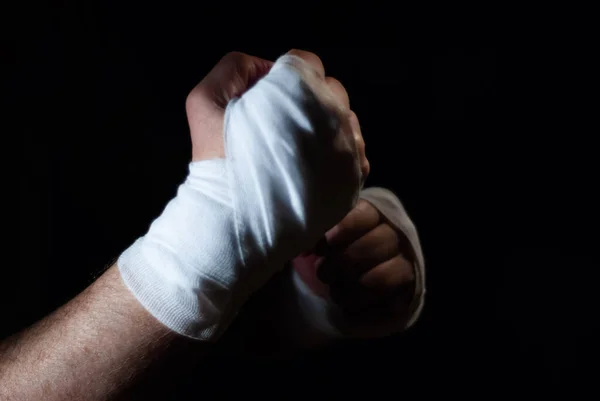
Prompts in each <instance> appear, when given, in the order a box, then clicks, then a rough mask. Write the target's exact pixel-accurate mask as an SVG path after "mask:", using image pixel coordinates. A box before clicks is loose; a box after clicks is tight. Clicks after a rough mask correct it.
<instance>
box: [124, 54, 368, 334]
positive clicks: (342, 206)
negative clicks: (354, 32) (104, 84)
mask: <svg viewBox="0 0 600 401" xmlns="http://www.w3.org/2000/svg"><path fill="white" fill-rule="evenodd" d="M224 131H225V132H224V138H225V154H226V158H225V159H213V160H206V161H201V162H194V163H191V164H190V171H189V176H188V178H187V180H186V181H185V183H184V184H182V185H181V186H180V187H179V190H178V193H177V196H176V197H175V198H174V199H173V200H172V201H171V202H170V203H169V204H168V205H167V207H166V208H165V210H164V212H163V214H162V215H161V216H160V217H159V218H158V219H156V220H155V221H154V222H153V223H152V226H151V227H150V230H149V231H148V233H147V234H146V235H145V236H144V237H142V238H140V239H138V240H137V241H136V242H135V243H134V244H133V245H132V246H131V247H130V248H129V249H128V250H126V251H125V252H124V253H123V254H122V255H121V257H120V258H119V261H118V266H119V269H120V272H121V275H122V277H123V280H124V282H125V284H126V285H127V286H128V288H129V289H130V290H131V291H132V292H133V293H134V294H135V296H136V297H137V299H138V300H139V301H140V302H141V304H142V305H143V306H144V307H145V308H146V309H147V310H148V311H149V312H150V313H151V314H152V315H154V316H155V317H156V318H157V319H158V320H160V321H161V322H162V323H163V324H165V325H166V326H167V327H169V328H170V329H172V330H174V331H176V332H178V333H180V334H183V335H186V336H189V337H193V338H198V339H204V340H213V339H215V338H216V337H218V336H219V335H220V334H221V333H222V331H223V330H224V329H225V328H226V327H227V325H228V324H229V323H230V322H231V320H232V318H233V317H234V316H235V313H236V312H237V310H238V309H239V307H240V306H241V305H242V304H243V303H244V301H245V300H246V299H247V298H248V296H249V295H250V294H251V293H252V292H254V291H255V290H257V289H258V288H259V287H260V286H262V285H263V284H264V283H265V282H266V281H267V280H268V279H269V277H270V276H271V275H272V274H273V273H274V272H276V271H277V270H278V269H280V268H281V267H283V265H284V264H285V262H286V261H287V260H289V259H291V258H293V257H294V256H296V255H297V254H298V253H300V252H302V251H304V250H307V249H309V248H310V247H312V246H313V245H314V244H315V243H316V242H317V240H318V239H319V238H320V236H322V235H323V234H324V232H325V231H326V230H327V229H329V228H331V227H333V226H334V225H335V224H336V223H337V222H338V221H340V220H341V219H342V218H343V217H344V216H345V214H346V213H347V212H349V211H350V210H351V208H352V207H353V206H354V204H355V203H356V200H357V197H358V191H359V185H360V184H359V182H360V177H359V174H360V173H359V169H358V159H357V157H356V153H355V150H354V143H353V140H352V133H351V132H350V127H349V124H348V123H347V121H346V118H345V116H343V115H342V112H341V108H339V107H338V105H337V103H336V102H335V100H334V98H333V96H332V95H331V93H330V92H329V91H328V90H327V89H326V88H325V87H324V85H322V84H319V82H318V80H317V79H316V77H315V75H314V71H313V70H312V69H310V67H309V66H308V65H307V64H305V63H304V61H303V60H301V59H299V58H297V57H294V56H289V55H286V56H283V57H281V58H280V59H279V60H278V61H277V63H275V65H274V66H273V68H272V69H271V71H270V72H269V74H267V76H265V77H264V78H262V79H261V80H260V81H259V82H258V83H257V84H256V85H255V86H254V87H252V88H251V89H250V90H249V91H247V92H246V93H245V94H244V95H243V96H242V97H241V98H239V99H234V100H232V101H231V102H230V103H229V105H228V107H227V110H226V113H225V128H224Z"/></svg>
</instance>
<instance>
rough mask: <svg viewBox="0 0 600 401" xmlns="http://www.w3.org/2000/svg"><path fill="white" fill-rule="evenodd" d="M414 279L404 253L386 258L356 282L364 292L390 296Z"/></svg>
mask: <svg viewBox="0 0 600 401" xmlns="http://www.w3.org/2000/svg"><path fill="white" fill-rule="evenodd" d="M414 280H415V272H414V266H413V264H412V263H411V262H410V261H408V260H407V259H406V258H405V257H404V255H396V256H394V257H393V258H391V259H389V260H386V261H385V262H383V263H381V264H379V265H378V266H376V267H374V268H373V269H371V270H369V271H367V272H366V273H365V274H364V275H362V276H361V277H360V279H359V280H358V282H359V283H360V286H361V288H362V289H364V290H365V292H367V293H370V294H375V295H377V296H379V297H387V296H391V295H393V294H395V293H397V292H398V289H400V288H403V286H406V285H407V284H409V285H412V283H414Z"/></svg>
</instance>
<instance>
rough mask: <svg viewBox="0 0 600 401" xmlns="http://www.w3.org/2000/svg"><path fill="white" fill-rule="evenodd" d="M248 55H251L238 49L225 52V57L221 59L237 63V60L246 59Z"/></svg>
mask: <svg viewBox="0 0 600 401" xmlns="http://www.w3.org/2000/svg"><path fill="white" fill-rule="evenodd" d="M248 57H249V56H248V55H247V54H246V53H242V52H238V51H231V52H229V53H227V54H225V55H224V56H223V58H222V59H221V61H224V62H234V63H235V62H240V61H244V60H246V59H247V58H248Z"/></svg>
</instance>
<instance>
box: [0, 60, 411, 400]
mask: <svg viewBox="0 0 600 401" xmlns="http://www.w3.org/2000/svg"><path fill="white" fill-rule="evenodd" d="M294 53H295V54H296V55H297V56H299V57H301V58H303V59H305V60H306V61H307V62H309V63H310V64H311V65H312V66H313V68H315V70H316V71H317V75H318V76H319V77H320V78H321V79H322V80H323V83H324V84H325V85H328V86H329V87H330V89H331V90H332V92H333V93H334V94H335V96H337V97H338V98H339V99H342V100H343V102H344V104H345V105H346V107H347V110H348V116H349V119H350V124H351V125H352V126H353V127H354V128H355V130H354V135H355V139H356V143H357V148H358V151H359V155H360V159H361V168H362V173H363V176H364V177H366V175H367V174H368V171H369V164H368V161H367V159H366V157H365V155H364V141H363V140H362V135H361V133H360V129H359V127H358V119H357V118H356V115H355V114H353V113H352V112H350V110H349V102H348V95H347V93H346V91H345V90H344V88H343V86H342V85H341V84H340V83H339V82H338V81H336V80H334V79H331V78H326V77H325V75H324V69H323V65H322V63H321V61H320V59H319V58H318V57H317V56H316V55H314V54H312V53H308V52H302V51H294ZM270 65H271V64H270V62H269V61H266V60H261V59H258V58H255V57H251V56H246V55H242V54H239V53H234V54H232V55H228V56H226V57H225V58H224V59H223V60H222V61H221V62H220V63H219V64H218V65H217V66H216V67H215V69H213V71H211V73H210V74H209V75H208V76H207V77H206V78H205V80H203V82H201V83H200V84H199V85H198V86H197V87H196V88H195V89H194V90H193V91H192V92H191V93H190V96H188V99H187V102H186V109H187V113H188V121H189V124H190V132H191V137H192V144H193V159H194V160H205V159H210V158H214V157H222V156H223V143H222V141H223V138H222V134H221V133H222V124H223V121H222V118H223V107H224V105H226V103H227V101H228V100H229V99H231V98H232V97H234V96H237V95H239V94H240V93H243V91H244V90H245V89H247V88H248V87H249V86H251V85H252V84H253V83H254V82H255V81H256V80H257V79H259V78H260V77H261V76H262V75H264V74H265V73H266V72H267V71H268V69H269V67H270ZM219 82H221V85H220V86H219V84H218V83H219ZM361 208H363V209H364V206H362V207H361ZM371 214H372V213H371ZM361 215H362V213H361ZM365 217H366V215H365ZM351 219H352V220H356V216H354V217H351ZM359 220H360V219H359ZM342 226H343V227H342V228H341V229H340V230H337V231H336V230H335V229H334V230H333V232H334V234H331V233H330V234H329V237H330V238H329V239H330V240H331V239H332V238H336V236H338V235H341V234H339V232H341V233H346V234H345V235H346V241H349V243H348V244H346V245H348V247H347V249H348V250H349V251H348V252H346V253H343V252H342V253H341V254H340V255H346V258H345V259H343V258H341V259H340V258H337V259H334V258H332V259H331V263H330V266H332V268H333V267H335V266H338V268H333V270H334V272H337V273H335V274H332V277H335V276H337V275H338V274H339V273H340V272H343V271H345V270H343V268H342V267H341V265H342V264H343V265H347V266H355V265H356V264H354V263H350V264H348V258H352V255H353V252H354V253H355V252H356V250H357V249H360V246H359V245H356V246H355V247H354V248H352V247H353V246H354V245H353V244H356V243H357V241H358V238H361V237H363V236H365V237H368V241H376V240H378V239H381V240H384V241H388V242H386V243H389V241H396V240H397V238H394V237H393V235H392V236H390V235H387V236H386V235H385V233H388V234H389V230H385V229H380V230H379V231H378V232H376V233H375V234H371V233H372V232H373V231H374V230H372V229H367V228H370V227H371V225H369V224H366V223H365V224H358V226H360V227H362V228H360V229H356V227H354V226H353V225H352V224H350V225H348V223H343V224H342ZM367 226H368V227H367ZM379 226H381V224H379V220H378V221H377V226H376V227H375V229H377V228H378V227H379ZM348 227H349V228H348ZM353 227H354V228H353ZM365 227H367V228H365ZM335 232H338V234H335ZM389 247H391V248H393V247H394V246H393V245H390V246H389ZM383 248H385V246H384V247H383ZM383 248H382V249H383ZM336 249H338V250H341V249H346V248H345V247H342V246H341V245H338V246H337V248H336ZM351 249H354V251H353V252H350V250H351ZM392 250H393V249H392ZM393 252H395V251H393ZM393 252H387V253H386V254H385V257H386V258H387V257H391V258H392V259H393V258H394V257H395V256H396V255H392V253H393ZM382 257H383V256H382V255H379V256H377V257H373V258H371V259H369V258H365V257H364V256H361V259H360V260H361V263H362V264H363V268H364V269H365V271H369V269H367V265H370V264H373V263H374V262H375V261H377V264H375V265H374V266H383V264H382V263H386V261H385V260H383V259H382ZM392 259H390V260H392ZM365 261H367V262H369V261H370V262H369V263H367V262H365ZM371 262H373V263H371ZM365 263H366V264H365ZM313 266H314V264H313ZM387 266H388V267H387V269H384V268H381V269H379V270H377V271H381V273H380V274H376V275H374V276H377V277H380V276H381V277H380V279H379V280H377V279H375V278H372V279H371V280H366V281H365V280H364V277H366V275H365V273H364V271H363V272H362V273H360V274H358V272H354V273H353V274H354V275H353V277H354V276H355V277H358V278H360V277H363V281H364V282H365V283H367V284H368V282H371V283H372V282H390V283H391V282H395V283H396V284H398V283H399V282H400V281H402V285H404V284H405V283H404V281H405V282H406V283H410V282H411V278H410V274H405V270H406V267H405V266H404V263H401V264H400V265H394V263H392V262H389V263H387ZM390 266H396V267H397V268H399V269H401V270H402V271H403V273H401V274H400V273H398V272H397V271H396V269H391V268H390ZM371 267H373V266H371ZM340 269H342V270H340ZM386 272H388V273H386ZM315 273H316V271H315ZM387 274H391V276H390V277H392V276H393V277H396V278H389V280H388V279H386V277H387ZM309 276H310V275H307V274H305V275H304V277H303V278H305V279H306V280H308V281H311V279H310V278H308V277H309ZM399 276H402V277H405V278H406V279H405V280H404V281H403V280H399V279H398V277H399ZM276 281H277V280H274V283H276ZM367 284H365V285H366V287H368V285H367ZM274 285H275V284H273V285H268V286H267V288H266V289H265V291H264V294H272V296H273V297H276V296H282V297H285V295H282V294H283V293H281V292H279V293H278V292H277V291H273V290H270V288H271V289H272V288H276V287H274ZM332 288H333V287H332ZM315 291H317V290H316V289H315ZM277 294H279V295H277ZM386 299H387V295H386ZM338 301H339V302H342V303H344V302H345V301H344V298H343V297H342V298H339V299H338ZM278 303H279V302H278V301H277V300H276V299H271V302H270V304H271V305H277V304H278ZM281 304H285V302H281ZM269 311H270V309H268V308H265V307H263V306H261V307H259V312H260V313H265V314H266V313H273V312H272V310H271V311H270V312H269ZM386 317H387V318H390V315H388V316H386ZM393 317H394V316H392V318H393ZM271 320H272V321H277V318H276V317H272V319H271ZM287 328H288V329H290V330H292V331H294V330H295V329H296V328H292V327H287ZM265 329H267V328H265ZM284 331H285V330H284ZM308 331H309V330H307V332H308ZM263 338H265V337H263ZM294 338H296V339H298V338H302V337H298V336H296V337H294ZM322 340H323V338H320V339H319V336H318V335H316V337H311V336H308V335H307V336H305V337H304V341H305V342H307V343H310V344H316V343H322V342H323V341H322ZM296 343H297V344H300V343H301V341H297V342H296ZM289 344H293V341H290V342H289ZM209 347H210V346H209V345H207V344H204V343H200V342H196V341H192V340H190V339H187V338H185V337H182V336H179V335H177V334H175V333H173V332H171V331H170V330H169V329H168V328H166V327H165V326H163V325H162V324H161V323H160V322H158V321H157V320H156V319H155V318H154V317H152V316H151V315H150V314H149V313H148V312H147V311H146V310H145V309H144V308H143V307H142V306H141V305H140V304H139V303H138V301H137V300H136V299H135V297H134V296H133V295H132V293H131V292H130V291H129V290H128V289H127V288H126V287H125V285H124V284H123V282H122V280H121V277H120V275H119V272H118V270H117V267H116V266H112V267H111V268H109V269H108V270H107V271H106V272H105V273H104V274H103V275H102V276H101V277H100V278H99V279H98V280H96V282H94V283H93V284H92V285H91V286H90V287H88V288H87V289H86V290H84V291H83V292H82V293H81V294H79V295H78V296H77V297H75V298H74V299H73V300H71V301H70V302H69V303H67V304H66V305H64V306H63V307H61V308H60V309H58V310H57V311H56V312H54V313H53V314H51V315H50V316H48V317H46V318H45V319H43V320H42V321H40V322H39V323H37V324H35V325H34V326H32V327H31V328H29V329H27V330H25V331H23V332H21V333H19V334H17V335H15V336H13V337H12V338H9V339H7V340H5V341H3V342H2V343H1V344H0V383H1V386H0V399H2V400H34V399H40V400H41V399H43V400H47V401H54V400H73V399H76V400H81V401H95V400H108V399H119V398H122V397H127V396H128V395H130V394H131V393H129V392H128V389H130V388H139V386H134V384H136V383H139V382H140V380H141V379H142V378H148V377H154V376H153V375H152V372H153V371H156V370H157V369H160V372H169V371H170V372H172V373H173V374H174V375H175V374H176V372H177V371H184V370H185V369H186V368H187V367H188V366H189V365H190V364H192V365H193V364H196V363H202V361H203V355H204V353H205V352H206V351H207V350H208V348H209ZM157 377H158V378H159V380H150V381H147V382H143V383H149V382H153V384H154V388H168V380H167V379H166V378H165V376H164V374H162V373H161V375H160V376H157ZM150 387H152V386H149V387H148V388H150Z"/></svg>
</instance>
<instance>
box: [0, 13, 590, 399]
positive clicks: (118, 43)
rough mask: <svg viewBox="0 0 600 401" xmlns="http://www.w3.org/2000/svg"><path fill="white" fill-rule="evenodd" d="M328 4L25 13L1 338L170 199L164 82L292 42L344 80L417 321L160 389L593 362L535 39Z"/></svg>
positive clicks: (495, 373) (204, 394)
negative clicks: (422, 267)
mask: <svg viewBox="0 0 600 401" xmlns="http://www.w3.org/2000/svg"><path fill="white" fill-rule="evenodd" d="M231 7H232V9H233V8H234V7H233V6H231ZM305 11H306V10H305ZM347 11H348V10H345V11H344V12H345V13H344V14H343V17H336V13H335V12H333V11H332V12H328V13H326V14H323V13H317V12H315V13H311V12H307V13H306V14H307V15H306V16H305V15H304V14H302V15H300V16H297V17H298V21H300V22H296V19H294V22H291V20H290V22H289V23H288V24H287V26H286V24H282V23H279V24H275V23H274V22H273V21H275V19H273V20H269V21H268V22H263V21H262V20H260V21H259V20H251V21H250V22H248V21H247V20H246V23H245V24H243V25H241V24H240V23H239V21H240V20H244V18H245V16H244V15H243V12H242V11H240V10H237V9H236V10H235V12H234V10H216V9H212V8H211V9H194V10H191V9H177V10H175V9H171V8H170V9H164V8H162V7H161V8H158V7H157V8H148V7H142V8H139V9H136V8H133V7H132V8H131V9H128V10H125V9H122V8H121V7H120V6H102V7H98V6H92V5H91V3H90V4H88V3H81V4H80V5H78V6H66V5H54V6H52V7H50V8H48V9H44V10H42V11H41V12H36V13H32V15H31V18H30V21H29V22H30V24H29V25H27V26H31V27H32V28H31V30H29V29H28V28H21V30H20V31H19V32H20V33H18V34H17V36H20V37H19V38H20V39H23V40H20V41H19V43H18V45H17V46H15V48H14V49H13V50H14V52H12V53H10V61H11V67H14V68H13V69H12V70H11V75H9V78H10V79H9V80H8V82H9V86H10V87H9V90H10V91H9V92H8V93H10V94H11V98H10V101H11V104H12V105H15V106H16V111H17V112H16V113H15V116H16V117H17V118H19V124H18V128H17V129H18V131H17V132H18V133H19V135H20V136H21V137H22V139H23V140H22V151H21V158H20V159H19V165H18V167H16V168H18V170H19V172H20V176H21V191H20V193H21V199H20V204H21V214H20V219H21V222H22V223H21V249H20V256H19V260H20V265H19V273H20V280H18V284H16V285H15V283H14V282H10V283H8V282H7V281H3V283H2V284H3V289H4V290H5V292H9V293H11V294H12V293H13V292H14V295H12V297H13V301H12V302H11V304H10V305H8V304H6V307H5V308H4V307H3V314H4V315H5V316H8V318H5V319H3V322H2V331H3V333H2V334H3V335H8V334H10V333H13V332H15V331H17V330H19V329H21V328H23V327H25V326H27V325H28V324H31V323H32V322H33V321H35V320H37V319H39V318H41V317H42V316H44V315H45V314H47V313H49V312H50V311H52V310H54V309H55V308H56V307H58V306H59V305H61V304H62V303H64V302H66V301H67V300H68V299H70V298H72V297H73V296H74V295H75V294H77V293H78V292H80V291H81V290H82V289H83V288H84V287H85V286H86V285H88V284H89V283H90V282H91V281H92V280H93V278H94V277H95V276H96V275H97V274H98V272H100V271H101V270H102V269H103V267H104V266H106V265H107V264H109V263H111V261H112V260H113V259H114V258H115V257H116V256H118V255H119V253H120V252H122V251H123V250H124V249H125V248H126V247H127V246H128V245H129V244H130V243H131V242H132V241H133V240H134V239H135V238H137V237H138V236H139V235H141V234H143V233H144V232H145V230H146V229H147V227H148V224H149V222H150V221H151V220H152V219H153V218H154V217H156V216H157V215H158V214H159V213H160V211H161V210H162V207H163V206H164V205H165V203H166V202H167V201H168V200H169V199H170V198H171V197H172V196H173V195H174V194H175V190H176V187H177V185H178V184H179V183H180V182H181V181H182V179H183V178H184V177H185V174H186V168H187V163H188V162H189V158H190V143H189V139H188V131H187V126H186V119H185V110H184V102H185V97H186V95H187V93H188V91H189V90H190V89H191V88H192V87H193V86H194V85H195V84H196V83H197V82H198V81H199V80H200V79H201V78H202V77H203V76H204V75H205V74H206V73H207V72H208V70H209V69H210V68H211V67H212V66H213V65H214V64H215V63H216V62H217V61H218V60H219V58H220V57H221V56H222V55H223V54H225V53H226V52H228V51H231V50H238V51H244V52H247V53H250V54H253V55H257V56H260V57H263V58H267V59H275V58H276V57H277V56H278V55H280V54H282V53H284V52H286V51H287V50H289V48H292V47H297V48H303V49H306V50H311V51H314V52H315V53H317V54H318V55H319V56H320V57H321V58H322V60H323V62H324V65H325V68H326V72H327V74H328V75H331V76H335V77H336V78H338V79H339V80H340V81H341V82H342V83H343V84H344V85H345V86H346V88H347V90H348V92H349V95H350V99H351V104H352V108H353V109H354V111H355V112H356V113H357V114H358V116H359V119H360V122H361V126H362V129H363V134H364V136H365V140H366V143H367V155H368V157H369V159H370V161H371V165H372V173H371V176H370V178H369V180H368V182H367V185H377V186H385V187H388V188H390V189H392V190H393V191H395V192H396V193H397V194H398V195H399V197H400V198H401V199H402V201H403V202H404V204H405V206H406V208H407V210H408V211H409V213H410V214H411V216H412V217H413V219H414V221H415V223H416V225H417V227H418V229H419V232H420V235H421V239H422V243H423V248H424V252H425V258H426V264H427V279H428V298H427V305H426V308H425V311H424V314H423V318H422V319H421V321H420V322H419V323H418V324H417V326H416V327H415V328H414V329H413V330H411V331H410V332H408V333H406V334H405V335H402V336H399V337H395V338H391V339H386V340H379V341H371V342H363V343H352V344H342V345H340V346H339V347H334V348H333V349H330V350H327V351H324V352H319V353H316V354H315V355H312V354H311V355H304V356H302V357H301V358H299V359H298V360H293V361H285V362H277V363H266V362H261V363H254V362H252V361H247V360H244V361H241V360H237V359H236V360H231V359H227V358H225V359H216V360H215V361H212V362H211V363H212V364H213V365H210V367H211V368H209V369H204V370H203V371H202V372H199V373H197V374H196V373H194V374H192V377H193V379H190V381H189V383H188V384H190V385H189V386H183V385H182V386H180V387H178V388H177V390H174V393H173V397H174V399H180V398H177V397H184V395H183V394H188V395H189V399H200V398H210V396H211V395H214V396H217V397H226V396H233V395H238V394H245V395H265V396H276V397H282V398H291V397H293V396H298V397H301V396H313V397H316V398H319V397H321V396H325V395H327V396H329V397H330V396H342V395H348V396H358V395H362V394H365V395H371V396H373V397H375V398H382V397H384V396H389V397H402V396H405V395H406V396H408V395H409V394H415V393H418V392H425V393H428V392H439V393H441V394H443V395H448V394H453V395H464V394H476V395H479V396H482V397H485V398H489V397H490V396H492V395H495V394H499V393H504V392H506V393H507V394H520V393H522V392H525V391H526V392H531V393H532V394H540V393H541V392H544V393H545V392H551V393H555V392H556V391H558V390H567V391H569V392H571V395H573V392H579V391H584V390H583V389H584V386H582V385H583V384H586V383H589V379H590V378H592V377H593V375H594V373H597V370H598V369H597V365H596V362H595V359H594V358H592V356H591V355H592V354H591V350H592V348H591V338H592V336H591V329H592V326H593V325H595V322H594V320H595V319H596V318H597V312H596V311H595V309H594V308H593V306H592V305H593V304H592V296H593V294H594V291H595V286H594V285H593V284H594V283H593V280H591V279H589V277H591V273H590V272H591V271H593V269H597V267H598V262H597V258H596V257H595V255H594V251H595V249H597V246H596V239H597V234H595V232H594V231H593V230H592V229H593V228H595V226H596V224H595V223H596V222H597V212H596V211H595V209H594V208H593V206H594V205H595V202H594V201H593V199H594V198H593V197H592V193H593V192H594V191H595V186H597V179H596V180H595V179H594V178H595V174H594V169H593V168H592V166H593V164H594V161H595V160H594V159H595V154H594V148H593V147H592V146H591V145H590V143H588V142H586V141H584V140H581V139H579V138H578V137H577V136H576V135H575V134H576V133H577V132H573V131H578V129H574V128H573V129H570V128H569V126H566V128H565V127H564V126H562V125H561V124H560V123H559V118H558V117H557V115H555V114H553V112H551V111H550V110H549V109H548V110H545V111H544V110H543V109H544V107H542V104H544V100H545V99H544V96H545V95H546V93H547V92H545V91H540V90H539V86H538V85H539V83H540V77H541V76H545V73H544V72H543V71H541V70H540V69H539V68H538V67H537V66H538V65H539V61H540V60H541V61H542V64H543V63H545V62H548V63H550V62H551V61H552V60H553V55H552V54H548V53H542V54H538V53H535V55H533V54H531V53H529V52H525V53H523V52H516V51H504V50H502V51H500V50H496V49H495V48H494V46H486V45H485V43H484V44H483V45H481V44H478V45H469V46H453V47H448V46H440V45H439V43H436V42H431V41H425V40H417V38H418V37H420V35H421V33H423V31H424V30H426V29H425V28H422V29H421V30H417V31H412V32H411V33H412V34H410V35H407V34H406V33H407V31H406V30H405V29H404V28H401V26H403V24H404V23H405V22H406V21H407V19H409V17H408V16H403V17H398V19H397V20H395V19H394V18H395V17H394V15H390V10H387V9H378V8H376V7H375V6H373V7H370V8H369V9H368V10H367V9H366V8H365V9H364V12H362V11H363V9H359V10H358V11H357V12H355V13H354V14H352V15H351V16H349V15H348V13H347ZM232 13H233V14H235V17H232V16H231V14H232ZM286 15H287V14H286ZM263 17H264V16H263ZM288 17H289V15H288ZM334 17H335V19H337V20H336V21H335V24H334V25H330V19H331V18H334ZM248 18H249V17H248ZM340 20H341V21H340ZM254 21H255V22H254ZM269 24H270V25H269ZM338 26H342V27H346V30H340V29H339V28H338ZM371 26H373V27H374V28H371ZM265 31H266V32H265ZM263 32H264V34H263ZM436 34H437V33H436ZM443 35H444V30H443V29H440V32H439V34H437V36H438V37H439V36H443ZM474 35H475V33H474ZM255 37H256V39H255ZM356 39H359V40H356ZM248 43H250V44H251V46H248ZM261 45H266V47H261ZM329 45H335V46H337V47H333V46H329ZM347 45H351V46H352V45H356V46H360V47H339V46H347ZM384 45H385V46H388V47H383V46H384ZM542 80H543V79H542ZM546 90H547V89H546ZM595 182H596V184H594V183H595ZM589 233H592V234H589ZM15 305H17V306H16V307H15ZM213 367H214V368H213ZM232 384H235V385H232ZM181 399H187V398H181Z"/></svg>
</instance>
